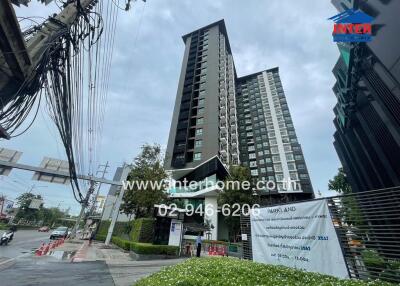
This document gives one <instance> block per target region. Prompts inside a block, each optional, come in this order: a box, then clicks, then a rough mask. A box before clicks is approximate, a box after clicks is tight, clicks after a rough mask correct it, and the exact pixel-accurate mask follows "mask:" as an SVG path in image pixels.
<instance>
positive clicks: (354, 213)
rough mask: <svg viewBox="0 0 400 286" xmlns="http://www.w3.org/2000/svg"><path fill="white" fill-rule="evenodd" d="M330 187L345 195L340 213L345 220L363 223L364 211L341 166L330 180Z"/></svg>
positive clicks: (342, 198)
mask: <svg viewBox="0 0 400 286" xmlns="http://www.w3.org/2000/svg"><path fill="white" fill-rule="evenodd" d="M328 189H329V190H331V191H335V192H338V193H339V194H341V195H343V197H341V199H340V201H341V204H342V206H341V208H340V209H339V213H340V215H341V217H342V218H343V220H344V221H345V222H346V223H348V224H353V225H358V224H362V223H363V221H364V220H363V217H362V212H361V210H360V207H359V204H358V202H357V199H356V198H355V197H354V196H351V194H352V190H351V186H350V183H349V181H348V179H347V175H346V173H345V172H344V170H343V168H339V169H338V173H337V175H335V176H334V177H333V179H332V180H329V183H328Z"/></svg>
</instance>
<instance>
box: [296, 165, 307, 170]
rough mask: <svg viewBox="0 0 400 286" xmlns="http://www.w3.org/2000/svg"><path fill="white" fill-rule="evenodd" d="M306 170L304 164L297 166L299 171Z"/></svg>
mask: <svg viewBox="0 0 400 286" xmlns="http://www.w3.org/2000/svg"><path fill="white" fill-rule="evenodd" d="M305 168H306V166H305V165H304V164H298V165H297V169H299V170H304V169H305Z"/></svg>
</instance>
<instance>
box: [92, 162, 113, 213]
mask: <svg viewBox="0 0 400 286" xmlns="http://www.w3.org/2000/svg"><path fill="white" fill-rule="evenodd" d="M99 167H104V169H103V171H100V170H99V171H97V173H96V175H97V174H98V173H99V172H101V173H102V176H101V178H102V179H104V178H105V175H106V174H107V173H108V172H107V169H108V168H109V167H110V165H109V162H108V161H107V162H106V164H105V165H100V166H99ZM101 185H102V184H101V183H100V184H99V187H98V188H97V193H96V195H95V196H94V199H93V204H92V207H91V208H90V212H89V214H90V215H93V213H94V211H95V208H96V202H97V198H98V197H99V193H100V188H101Z"/></svg>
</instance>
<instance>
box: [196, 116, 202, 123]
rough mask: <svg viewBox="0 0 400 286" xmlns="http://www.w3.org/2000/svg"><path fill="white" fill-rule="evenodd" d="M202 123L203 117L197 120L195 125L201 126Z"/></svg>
mask: <svg viewBox="0 0 400 286" xmlns="http://www.w3.org/2000/svg"><path fill="white" fill-rule="evenodd" d="M203 123H204V117H200V118H197V121H196V124H203Z"/></svg>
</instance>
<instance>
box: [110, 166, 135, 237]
mask: <svg viewBox="0 0 400 286" xmlns="http://www.w3.org/2000/svg"><path fill="white" fill-rule="evenodd" d="M129 171H130V168H129V166H128V165H127V164H126V163H124V166H123V170H122V175H121V181H124V180H126V178H127V177H128V172H129ZM124 193H125V187H124V184H122V185H121V189H120V191H119V194H118V197H117V199H116V201H115V204H114V208H113V211H112V215H111V223H110V226H109V228H108V232H107V237H106V241H105V242H104V244H105V245H109V244H110V241H111V237H112V234H113V232H114V227H115V223H116V222H117V219H118V215H119V208H120V206H121V202H122V199H123V197H124Z"/></svg>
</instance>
